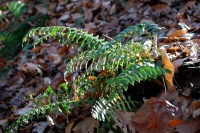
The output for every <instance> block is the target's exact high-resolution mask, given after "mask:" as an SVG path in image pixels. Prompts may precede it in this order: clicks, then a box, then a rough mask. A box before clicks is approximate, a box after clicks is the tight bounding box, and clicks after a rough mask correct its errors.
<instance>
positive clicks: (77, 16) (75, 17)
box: [72, 13, 82, 21]
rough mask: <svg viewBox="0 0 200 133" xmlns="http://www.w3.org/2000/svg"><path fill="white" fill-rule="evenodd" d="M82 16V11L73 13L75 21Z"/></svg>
mask: <svg viewBox="0 0 200 133" xmlns="http://www.w3.org/2000/svg"><path fill="white" fill-rule="evenodd" d="M81 17H82V15H81V14H80V13H74V14H72V20H73V21H75V20H76V19H78V18H81Z"/></svg>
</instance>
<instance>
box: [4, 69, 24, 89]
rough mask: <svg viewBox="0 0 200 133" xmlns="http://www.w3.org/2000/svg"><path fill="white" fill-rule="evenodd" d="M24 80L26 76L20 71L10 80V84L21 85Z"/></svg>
mask: <svg viewBox="0 0 200 133" xmlns="http://www.w3.org/2000/svg"><path fill="white" fill-rule="evenodd" d="M23 82H24V77H23V74H22V73H21V72H18V73H17V75H15V76H14V77H13V78H12V79H11V80H10V81H9V82H8V84H9V85H10V86H12V85H20V84H22V83H23Z"/></svg>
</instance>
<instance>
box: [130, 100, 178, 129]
mask: <svg viewBox="0 0 200 133" xmlns="http://www.w3.org/2000/svg"><path fill="white" fill-rule="evenodd" d="M180 117H181V110H180V109H178V108H177V107H176V106H174V105H172V104H171V103H170V102H168V101H166V100H159V99H157V98H150V99H149V100H148V101H147V102H145V103H144V104H143V105H142V107H141V108H140V109H139V110H138V111H137V112H136V113H135V115H133V116H132V119H133V122H134V125H135V130H136V131H137V132H139V133H164V132H167V131H168V132H170V131H173V125H170V124H169V123H171V122H172V120H174V119H177V120H179V118H180Z"/></svg>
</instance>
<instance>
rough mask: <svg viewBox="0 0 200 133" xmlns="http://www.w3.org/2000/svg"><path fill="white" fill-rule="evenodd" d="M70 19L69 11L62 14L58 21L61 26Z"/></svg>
mask: <svg viewBox="0 0 200 133" xmlns="http://www.w3.org/2000/svg"><path fill="white" fill-rule="evenodd" d="M69 18H70V12H69V11H67V12H65V13H63V14H62V16H61V17H60V18H59V19H58V22H59V24H61V23H62V22H66V21H67V20H68V19H69Z"/></svg>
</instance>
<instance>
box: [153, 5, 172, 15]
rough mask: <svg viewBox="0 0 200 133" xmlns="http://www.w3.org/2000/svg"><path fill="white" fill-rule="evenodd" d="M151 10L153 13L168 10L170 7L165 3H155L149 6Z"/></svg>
mask: <svg viewBox="0 0 200 133" xmlns="http://www.w3.org/2000/svg"><path fill="white" fill-rule="evenodd" d="M150 11H151V12H153V13H161V12H163V11H164V12H168V11H170V7H169V6H167V5H165V4H157V5H154V6H152V7H151V10H150Z"/></svg>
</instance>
